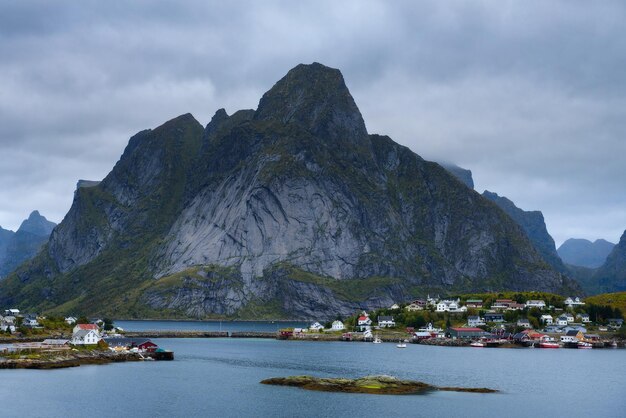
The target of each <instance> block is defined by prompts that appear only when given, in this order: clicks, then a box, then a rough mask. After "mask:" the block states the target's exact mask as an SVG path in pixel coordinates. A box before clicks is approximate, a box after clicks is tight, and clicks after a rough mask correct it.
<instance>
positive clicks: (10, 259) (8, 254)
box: [0, 210, 56, 278]
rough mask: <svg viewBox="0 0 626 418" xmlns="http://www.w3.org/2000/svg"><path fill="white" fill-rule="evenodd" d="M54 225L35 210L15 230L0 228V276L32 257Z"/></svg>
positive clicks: (46, 239)
mask: <svg viewBox="0 0 626 418" xmlns="http://www.w3.org/2000/svg"><path fill="white" fill-rule="evenodd" d="M55 226H56V224H55V223H54V222H50V221H48V220H47V219H46V218H45V217H44V216H41V214H40V213H39V211H36V210H35V211H33V212H32V213H31V214H30V216H29V217H28V218H27V219H25V220H24V221H23V222H22V224H21V225H20V227H19V229H18V230H17V231H16V232H13V231H8V230H6V229H2V228H0V278H1V277H4V276H6V275H7V274H8V273H10V272H12V271H13V270H15V268H16V267H18V266H19V265H20V264H22V263H23V262H24V261H26V260H29V259H30V258H32V257H34V256H35V255H36V254H37V252H39V250H40V249H41V247H42V246H43V245H44V244H45V243H46V242H47V241H48V237H49V236H50V234H51V232H52V230H53V229H54V227H55Z"/></svg>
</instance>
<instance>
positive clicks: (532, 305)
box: [526, 300, 546, 309]
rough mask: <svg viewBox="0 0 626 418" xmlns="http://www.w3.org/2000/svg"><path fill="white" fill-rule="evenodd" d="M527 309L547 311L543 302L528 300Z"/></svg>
mask: <svg viewBox="0 0 626 418" xmlns="http://www.w3.org/2000/svg"><path fill="white" fill-rule="evenodd" d="M526 307H527V308H539V309H545V308H546V303H545V302H544V301H543V300H527V301H526Z"/></svg>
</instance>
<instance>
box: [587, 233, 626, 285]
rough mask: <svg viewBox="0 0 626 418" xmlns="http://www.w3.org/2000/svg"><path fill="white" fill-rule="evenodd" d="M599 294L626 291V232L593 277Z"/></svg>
mask: <svg viewBox="0 0 626 418" xmlns="http://www.w3.org/2000/svg"><path fill="white" fill-rule="evenodd" d="M593 280H594V282H595V285H596V286H597V287H598V289H599V293H605V292H606V293H613V292H621V291H626V231H624V233H623V234H622V236H621V238H620V240H619V243H617V245H615V246H614V247H613V249H612V250H611V252H610V253H609V255H608V256H607V258H606V261H605V262H604V264H602V266H600V267H599V268H598V269H597V270H596V272H595V273H594V275H593Z"/></svg>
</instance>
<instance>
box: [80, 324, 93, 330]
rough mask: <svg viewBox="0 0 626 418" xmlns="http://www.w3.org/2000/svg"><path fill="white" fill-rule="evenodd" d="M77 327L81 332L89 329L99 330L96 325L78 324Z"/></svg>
mask: <svg viewBox="0 0 626 418" xmlns="http://www.w3.org/2000/svg"><path fill="white" fill-rule="evenodd" d="M76 326H77V327H78V329H80V330H89V329H93V330H98V326H97V325H96V324H76Z"/></svg>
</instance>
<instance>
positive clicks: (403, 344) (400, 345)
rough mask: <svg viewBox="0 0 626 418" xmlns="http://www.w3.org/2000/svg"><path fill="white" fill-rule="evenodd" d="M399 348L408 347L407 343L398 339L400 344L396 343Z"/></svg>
mask: <svg viewBox="0 0 626 418" xmlns="http://www.w3.org/2000/svg"><path fill="white" fill-rule="evenodd" d="M396 347H398V348H406V343H405V342H404V341H402V340H398V344H396Z"/></svg>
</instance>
